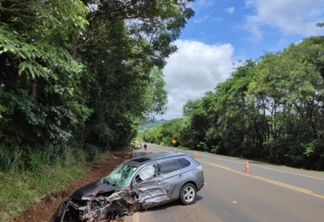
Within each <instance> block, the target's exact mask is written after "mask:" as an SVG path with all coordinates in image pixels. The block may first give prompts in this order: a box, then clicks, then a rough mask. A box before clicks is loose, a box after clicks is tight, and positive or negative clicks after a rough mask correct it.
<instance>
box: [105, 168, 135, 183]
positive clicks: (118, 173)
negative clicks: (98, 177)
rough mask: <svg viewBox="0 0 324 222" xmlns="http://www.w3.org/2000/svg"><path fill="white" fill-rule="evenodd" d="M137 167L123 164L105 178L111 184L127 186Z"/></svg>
mask: <svg viewBox="0 0 324 222" xmlns="http://www.w3.org/2000/svg"><path fill="white" fill-rule="evenodd" d="M136 169H137V167H135V166H131V165H127V164H121V165H119V166H118V167H117V168H116V169H114V170H113V171H112V172H111V173H110V174H109V175H108V176H107V177H106V178H105V179H106V181H108V183H109V184H111V185H113V186H117V187H119V188H125V187H126V186H127V185H128V183H129V181H130V179H131V178H132V176H133V174H134V172H135V170H136Z"/></svg>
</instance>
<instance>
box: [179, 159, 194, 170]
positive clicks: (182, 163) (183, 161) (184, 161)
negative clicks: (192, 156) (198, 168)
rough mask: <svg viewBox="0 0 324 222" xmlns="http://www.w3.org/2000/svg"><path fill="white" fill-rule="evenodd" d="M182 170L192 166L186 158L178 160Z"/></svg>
mask: <svg viewBox="0 0 324 222" xmlns="http://www.w3.org/2000/svg"><path fill="white" fill-rule="evenodd" d="M177 161H178V164H179V166H180V168H181V169H182V168H186V167H188V166H190V164H191V162H190V161H189V160H187V159H185V158H181V159H177Z"/></svg>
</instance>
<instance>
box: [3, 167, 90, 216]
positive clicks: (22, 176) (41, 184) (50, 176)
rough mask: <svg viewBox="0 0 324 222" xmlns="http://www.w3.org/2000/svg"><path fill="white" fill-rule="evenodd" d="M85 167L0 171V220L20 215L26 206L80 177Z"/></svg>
mask: <svg viewBox="0 0 324 222" xmlns="http://www.w3.org/2000/svg"><path fill="white" fill-rule="evenodd" d="M83 172H84V167H80V166H79V165H78V166H67V167H51V168H49V167H46V166H44V167H42V169H40V170H39V171H38V172H37V173H35V172H6V173H3V172H0V181H1V183H0V221H1V222H4V221H8V220H10V219H12V218H14V217H16V216H18V215H19V214H20V213H21V212H22V211H23V210H24V206H26V205H28V204H32V203H34V202H37V201H39V200H40V199H41V198H42V197H45V196H46V195H47V194H49V193H51V192H53V191H57V190H62V189H63V188H64V187H65V186H66V185H67V183H68V182H69V181H71V180H77V179H80V178H81V177H82V175H83Z"/></svg>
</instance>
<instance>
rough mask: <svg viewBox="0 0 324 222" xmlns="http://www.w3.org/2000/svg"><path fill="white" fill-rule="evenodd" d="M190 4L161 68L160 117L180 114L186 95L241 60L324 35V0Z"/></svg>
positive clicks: (198, 93) (209, 86) (211, 85)
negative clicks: (164, 99)
mask: <svg viewBox="0 0 324 222" xmlns="http://www.w3.org/2000/svg"><path fill="white" fill-rule="evenodd" d="M178 1H185V0H178ZM190 5H191V7H192V8H193V9H194V11H195V16H194V17H192V18H191V19H190V20H189V21H188V23H187V25H186V27H185V28H184V29H183V30H182V33H181V36H180V38H179V39H178V40H177V41H176V42H175V44H176V45H177V47H178V51H177V52H176V53H174V54H172V55H171V56H169V58H168V59H167V65H166V66H165V68H164V69H163V73H164V79H165V81H166V87H165V89H166V90H167V92H168V105H167V106H168V109H167V111H166V113H165V115H163V116H159V117H158V119H165V120H170V119H174V118H180V117H182V114H183V113H182V109H183V106H184V105H185V103H186V102H187V101H189V100H195V99H199V98H201V97H203V96H204V95H205V93H206V92H207V91H212V90H214V89H215V87H216V86H217V84H219V83H221V82H224V81H225V80H226V79H227V78H228V77H229V76H230V74H231V73H232V72H233V70H234V67H235V66H237V65H238V64H239V63H240V61H245V60H247V59H259V58H260V57H261V56H262V55H264V53H266V52H279V51H282V50H283V49H284V48H285V47H288V46H289V45H290V44H292V43H298V42H300V41H301V40H302V39H303V38H306V37H309V36H313V35H324V28H319V27H317V26H316V23H318V22H324V0H196V1H195V2H194V3H190Z"/></svg>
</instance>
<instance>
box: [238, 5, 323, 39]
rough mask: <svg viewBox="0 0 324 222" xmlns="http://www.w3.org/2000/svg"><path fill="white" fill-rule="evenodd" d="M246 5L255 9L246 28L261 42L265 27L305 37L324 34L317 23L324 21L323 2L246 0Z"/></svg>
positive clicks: (248, 18)
mask: <svg viewBox="0 0 324 222" xmlns="http://www.w3.org/2000/svg"><path fill="white" fill-rule="evenodd" d="M245 5H246V7H248V8H252V9H254V11H255V12H254V14H253V15H249V16H247V18H246V21H245V26H244V27H245V28H246V29H248V30H249V31H250V32H251V33H252V34H253V35H254V37H255V38H256V39H257V40H259V39H262V38H263V32H264V30H263V29H264V28H265V27H271V28H278V29H279V30H280V31H281V32H282V33H283V34H285V35H289V34H300V35H303V36H310V35H317V34H320V33H323V28H322V29H321V28H318V27H316V23H318V22H322V21H323V20H324V1H323V0H298V1H297V0H272V1H264V0H246V1H245Z"/></svg>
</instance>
